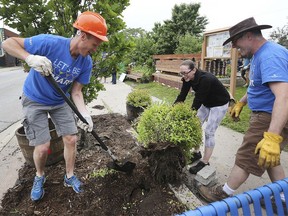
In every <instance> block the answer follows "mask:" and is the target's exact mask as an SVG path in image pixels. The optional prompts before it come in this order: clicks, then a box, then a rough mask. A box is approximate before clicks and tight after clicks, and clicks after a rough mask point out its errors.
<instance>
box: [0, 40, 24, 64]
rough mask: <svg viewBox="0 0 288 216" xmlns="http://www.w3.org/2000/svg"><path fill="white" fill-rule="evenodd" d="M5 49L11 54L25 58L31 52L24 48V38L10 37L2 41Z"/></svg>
mask: <svg viewBox="0 0 288 216" xmlns="http://www.w3.org/2000/svg"><path fill="white" fill-rule="evenodd" d="M2 47H3V49H4V50H5V51H6V52H7V53H8V54H9V55H11V56H14V57H16V58H18V59H22V60H25V58H26V57H27V56H28V55H29V53H28V52H27V51H26V50H25V49H24V39H23V38H14V37H11V38H8V39H7V40H5V41H4V42H3V43H2Z"/></svg>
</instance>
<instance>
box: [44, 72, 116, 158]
mask: <svg viewBox="0 0 288 216" xmlns="http://www.w3.org/2000/svg"><path fill="white" fill-rule="evenodd" d="M46 78H47V79H48V81H49V82H50V83H51V84H52V85H53V87H54V88H55V89H56V90H57V91H58V92H59V94H61V96H62V97H63V99H64V100H65V101H66V103H67V104H68V105H69V106H70V107H71V109H72V110H73V111H74V112H75V114H76V115H77V116H78V118H79V119H80V120H81V121H82V122H84V123H85V124H88V122H87V121H86V119H85V118H84V117H83V116H82V115H81V113H80V112H79V111H78V109H77V107H76V106H75V105H74V104H73V103H72V102H71V100H70V99H69V98H68V97H67V95H66V94H65V93H64V92H63V90H62V89H61V88H60V87H59V86H58V84H57V82H56V81H55V80H54V78H53V77H52V76H51V75H49V76H46ZM91 133H92V135H93V136H94V137H95V138H96V140H97V141H98V142H99V144H100V146H101V147H102V148H103V149H104V150H105V151H108V153H109V154H110V155H111V154H112V153H111V151H110V150H109V149H108V147H107V146H106V145H105V144H104V142H103V141H102V140H101V139H100V137H99V136H98V135H97V134H96V132H95V131H94V130H92V131H91ZM111 156H112V157H113V159H114V160H116V157H115V156H114V155H111Z"/></svg>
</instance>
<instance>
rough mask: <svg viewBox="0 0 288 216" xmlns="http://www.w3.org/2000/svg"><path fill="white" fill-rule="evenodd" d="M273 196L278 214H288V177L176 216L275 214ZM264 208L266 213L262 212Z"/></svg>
mask: <svg viewBox="0 0 288 216" xmlns="http://www.w3.org/2000/svg"><path fill="white" fill-rule="evenodd" d="M281 192H283V193H284V197H285V200H286V203H285V204H286V206H285V205H284V206H283V202H282V201H281V198H280V193H281ZM271 197H273V198H274V199H275V204H276V207H277V214H276V215H287V212H288V209H287V207H288V178H285V179H282V180H279V181H275V182H273V183H270V184H267V185H264V186H262V187H258V188H256V189H254V190H249V191H246V192H244V193H242V194H238V195H235V196H233V197H229V198H226V199H223V200H221V201H217V202H213V203H209V204H208V205H206V206H201V207H198V208H196V209H195V210H190V211H187V212H184V213H182V214H178V215H176V216H192V215H193V216H208V215H210V216H216V215H217V216H226V215H233V216H234V215H235V216H236V215H246V216H248V215H274V214H275V213H274V212H273V208H272V202H271ZM261 203H263V204H262V206H263V207H262V208H264V209H262V208H261ZM264 205H265V207H264ZM240 209H241V210H242V212H241V211H240V212H241V213H243V214H239V212H238V210H240ZM262 210H263V211H265V212H266V213H265V214H262Z"/></svg>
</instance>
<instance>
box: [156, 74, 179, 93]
mask: <svg viewBox="0 0 288 216" xmlns="http://www.w3.org/2000/svg"><path fill="white" fill-rule="evenodd" d="M152 76H153V80H154V81H155V82H159V83H162V84H163V85H167V86H169V87H174V88H178V89H181V87H182V81H181V77H180V76H176V75H171V74H165V73H160V72H157V73H154V74H152Z"/></svg>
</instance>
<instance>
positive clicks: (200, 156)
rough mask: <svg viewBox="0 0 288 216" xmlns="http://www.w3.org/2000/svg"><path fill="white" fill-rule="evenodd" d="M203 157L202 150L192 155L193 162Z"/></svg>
mask: <svg viewBox="0 0 288 216" xmlns="http://www.w3.org/2000/svg"><path fill="white" fill-rule="evenodd" d="M201 158H202V154H201V152H200V151H199V152H193V154H192V157H191V163H194V162H196V161H198V160H200V159H201Z"/></svg>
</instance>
